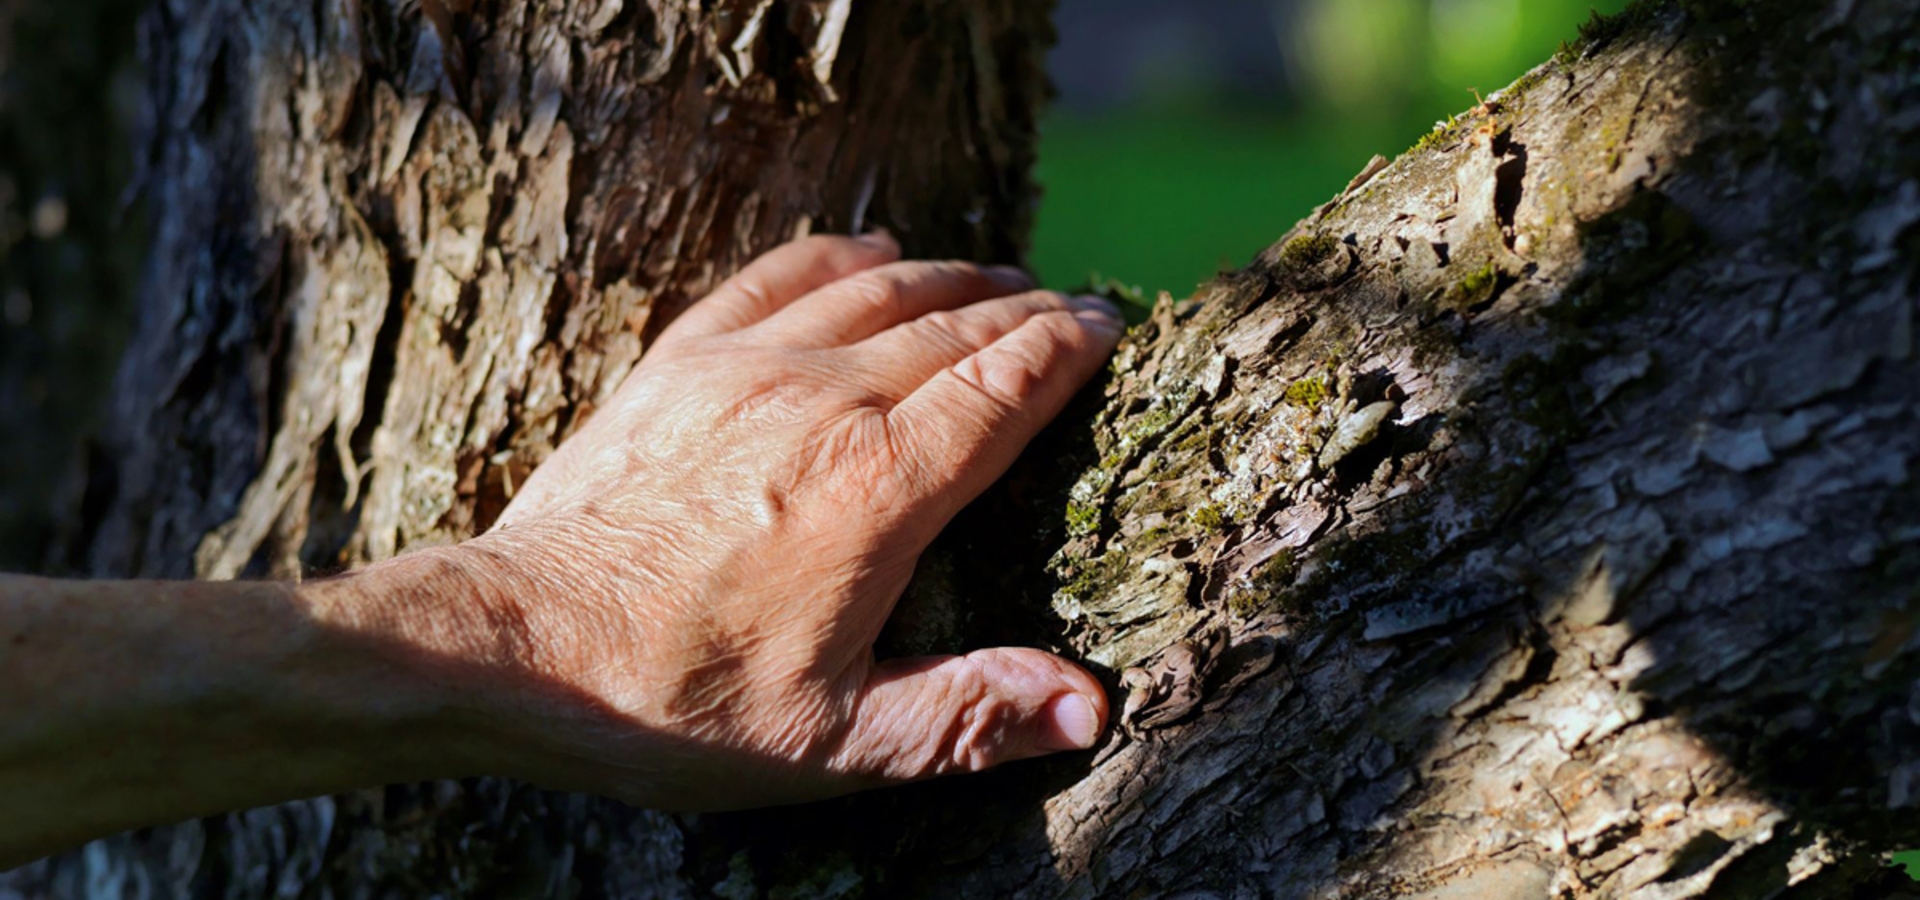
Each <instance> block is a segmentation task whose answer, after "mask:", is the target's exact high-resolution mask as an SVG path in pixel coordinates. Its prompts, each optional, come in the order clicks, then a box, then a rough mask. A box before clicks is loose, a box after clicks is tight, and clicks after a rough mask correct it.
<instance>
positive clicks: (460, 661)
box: [298, 547, 529, 782]
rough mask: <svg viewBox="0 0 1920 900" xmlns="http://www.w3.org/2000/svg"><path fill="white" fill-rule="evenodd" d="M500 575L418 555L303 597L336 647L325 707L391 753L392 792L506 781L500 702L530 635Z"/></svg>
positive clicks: (314, 661) (462, 555) (326, 647)
mask: <svg viewBox="0 0 1920 900" xmlns="http://www.w3.org/2000/svg"><path fill="white" fill-rule="evenodd" d="M498 568H499V567H497V566H492V565H489V564H487V560H486V559H485V558H477V557H475V555H473V554H471V553H469V552H466V551H465V550H463V549H462V548H460V547H444V548H433V549H428V550H422V551H417V552H413V553H409V554H407V555H405V556H401V557H397V558H395V559H391V560H387V561H385V562H382V563H378V564H375V565H372V566H368V567H367V568H365V569H361V570H359V571H356V572H353V573H349V574H347V575H343V576H339V577H336V578H330V579H326V580H323V581H317V582H311V583H308V584H305V585H302V586H301V587H300V588H299V589H298V594H299V597H300V599H301V602H302V603H303V604H304V605H305V606H306V608H307V610H308V614H309V615H310V616H311V617H312V619H313V620H314V621H315V622H316V623H318V625H319V627H320V631H321V632H322V633H323V634H324V635H325V637H324V638H323V639H322V640H321V641H319V642H318V645H317V646H316V647H315V648H314V649H315V651H316V652H314V653H312V654H309V655H310V657H311V658H310V660H308V661H306V662H304V663H303V664H301V665H300V666H298V667H299V668H305V669H311V668H314V667H319V668H321V669H323V670H324V671H325V675H324V677H322V678H321V679H320V683H321V684H322V685H323V687H322V688H321V693H322V694H323V696H321V697H319V698H317V699H318V702H319V703H320V705H322V706H323V707H327V708H330V709H335V710H337V711H338V714H339V715H341V716H342V717H344V718H346V719H349V720H351V721H354V722H356V723H358V725H359V728H358V729H357V730H359V731H360V732H362V733H364V734H365V735H367V736H368V737H369V738H370V739H371V740H372V741H374V742H375V743H378V744H379V745H380V747H379V749H377V750H376V751H375V753H374V754H373V757H372V758H374V759H376V760H378V762H377V765H379V766H380V767H382V768H383V769H384V770H385V771H387V772H390V773H392V774H391V776H390V777H387V778H385V779H384V780H385V781H388V782H393V781H411V780H422V779H430V778H455V777H466V776H472V775H489V774H504V773H503V772H501V771H500V768H501V766H500V764H499V761H498V760H499V758H500V755H501V754H500V752H499V751H500V748H501V744H502V743H503V740H502V736H501V735H502V732H503V731H505V730H507V729H505V728H503V718H504V717H503V715H502V710H501V708H500V703H499V702H498V700H499V697H500V696H501V695H502V694H504V693H506V691H505V689H504V686H505V685H507V684H509V683H511V682H512V681H513V680H514V679H515V678H516V677H517V674H516V673H517V672H518V670H520V669H521V668H522V667H523V666H524V664H525V658H526V655H527V653H528V652H529V650H528V645H529V642H528V639H527V632H526V630H525V628H524V627H521V626H520V625H518V624H516V619H515V613H514V611H513V608H512V607H511V606H510V605H509V603H510V599H511V597H512V594H513V592H512V591H511V589H510V588H508V587H507V586H506V584H505V579H504V577H503V573H502V572H500V571H498Z"/></svg>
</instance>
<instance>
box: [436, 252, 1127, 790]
mask: <svg viewBox="0 0 1920 900" xmlns="http://www.w3.org/2000/svg"><path fill="white" fill-rule="evenodd" d="M898 258H899V249H898V247H897V245H895V244H894V243H893V242H892V240H891V239H889V238H886V237H884V236H876V237H870V238H864V239H859V240H855V239H849V238H836V237H814V238H808V239H805V240H802V241H799V242H796V243H793V244H789V245H787V246H785V247H782V248H779V249H777V250H775V251H773V252H772V253H769V254H768V255H767V256H765V257H763V258H761V259H760V260H758V261H756V262H755V263H753V264H752V265H751V266H749V267H747V268H746V269H745V270H744V271H742V272H741V273H740V274H739V275H738V276H737V277H735V278H734V279H733V280H731V281H729V282H728V283H727V284H725V285H723V286H722V287H721V288H720V289H718V290H717V291H715V292H714V294H713V295H712V296H711V297H709V298H707V299H706V300H704V301H702V302H700V303H698V304H696V305H695V306H694V307H693V308H692V309H690V310H689V311H688V312H687V313H686V314H685V315H684V316H683V317H681V319H680V320H679V321H677V322H675V323H674V324H673V326H672V327H670V328H668V329H667V330H666V331H665V332H664V333H663V334H662V335H661V336H660V338H659V340H658V341H657V342H656V343H655V345H654V346H653V347H652V348H651V349H650V350H649V351H648V353H647V355H646V357H645V358H644V359H643V360H642V361H641V363H640V364H639V366H637V367H636V368H635V370H634V371H633V373H632V374H631V375H630V376H629V377H628V379H627V380H626V382H625V383H624V384H623V385H622V386H621V388H620V389H619V390H618V392H617V393H616V394H615V395H614V396H613V398H612V399H611V400H610V401H609V402H608V403H607V404H606V405H605V406H603V407H602V408H601V409H599V410H598V411H597V412H596V413H595V414H594V416H593V419H592V421H591V422H590V423H589V424H588V425H586V426H585V427H584V428H583V429H582V430H581V431H580V432H579V433H578V434H576V435H574V436H573V437H572V438H571V439H569V440H568V441H567V442H566V443H565V444H564V445H563V446H562V447H561V448H560V449H559V451H558V452H557V453H555V454H554V456H553V457H552V458H551V459H549V460H547V461H546V463H545V464H543V465H542V466H541V467H540V468H539V469H538V470H537V471H536V472H535V473H534V474H533V476H532V477H531V479H529V481H528V482H527V483H526V484H525V485H524V486H523V487H522V489H521V490H520V491H519V493H518V494H517V495H516V496H515V497H514V499H513V501H512V503H511V505H510V506H509V507H508V508H507V510H506V511H505V513H504V514H503V515H502V517H501V519H500V521H499V522H498V524H497V525H496V527H495V528H494V530H493V531H491V532H489V533H488V534H486V535H484V536H482V537H480V538H477V539H475V540H473V541H470V542H468V543H467V544H464V545H461V546H460V547H458V548H455V550H454V551H453V552H454V553H455V554H456V555H455V556H454V557H452V558H454V559H456V560H458V564H459V565H460V566H461V567H462V568H463V569H465V570H466V571H467V572H468V573H469V575H470V576H472V577H473V578H474V580H475V581H476V582H477V583H478V584H480V585H482V590H481V591H480V593H481V595H482V596H483V597H484V598H485V599H484V601H483V602H485V603H487V604H489V608H488V610H487V611H486V612H485V613H484V617H485V620H486V621H488V622H491V623H494V625H495V626H497V627H496V632H497V633H500V634H510V635H512V636H513V637H512V639H511V640H510V643H511V645H512V646H511V648H510V649H509V650H508V651H507V652H505V653H503V654H499V656H500V658H501V659H502V660H504V661H503V662H502V663H500V664H499V665H497V666H495V667H494V671H493V673H492V674H491V675H489V676H488V677H487V678H486V679H484V680H485V681H486V682H487V686H486V687H485V689H484V697H483V699H482V701H481V702H482V703H483V705H484V706H485V707H486V708H487V709H488V711H489V715H488V716H487V718H488V719H489V720H490V721H494V722H503V723H507V724H506V725H504V726H497V727H498V729H499V734H497V735H496V736H495V739H494V740H493V741H492V742H491V744H490V746H491V747H492V748H493V749H492V750H490V751H489V752H490V753H491V754H492V758H490V759H488V760H487V762H486V763H485V765H486V766H487V767H488V768H490V769H494V770H498V771H499V772H500V773H501V774H510V775H515V776H519V777H523V778H527V779H529V780H532V781H535V782H536V783H541V784H544V785H549V786H554V787H566V788H575V789H585V790H591V791H595V792H599V793H604V794H610V795H613V796H617V797H621V798H623V799H627V800H629V801H631V802H634V803H637V804H642V805H649V806H657V807H667V808H677V809H719V808H735V807H743V806H753V805H762V804H767V803H778V802H789V801H798V800H804V799H811V798H816V797H823V796H829V795H834V794H839V793H846V792H849V791H853V790H859V789H862V788H866V787H871V786H875V785H880V784H885V783H890V782H898V781H906V780H912V779H918V778H924V777H929V776H934V775H941V774H946V773H951V772H969V771H977V770H980V769H985V768H987V767H990V766H993V765H996V764H998V763H1002V762H1006V761H1009V760H1015V759H1020V758H1023V757H1029V756H1035V755H1039V754H1043V753H1047V752H1052V751H1057V750H1065V749H1073V748H1083V747H1087V746H1090V745H1092V744H1093V743H1094V741H1095V739H1096V737H1097V735H1098V734H1099V733H1100V731H1101V729H1102V728H1103V723H1104V722H1105V719H1106V712H1107V709H1106V699H1105V694H1104V692H1103V691H1102V689H1101V687H1100V685H1099V684H1098V682H1096V681H1095V680H1094V679H1093V678H1092V677H1091V676H1089V675H1088V674H1087V673H1086V672H1084V671H1082V670H1081V669H1079V668H1078V667H1076V666H1074V665H1073V664H1071V663H1069V662H1067V661H1065V660H1062V659H1060V658H1058V657H1056V656H1053V655H1051V654H1048V653H1044V652H1041V651H1038V650H1031V649H1018V648H1009V649H994V650H981V651H976V652H973V653H969V654H967V655H965V656H958V657H945V658H931V659H919V660H901V661H889V662H879V663H876V662H875V660H874V657H873V650H872V647H873V643H874V640H875V638H876V637H877V636H878V635H879V633H880V629H881V626H882V625H883V623H884V622H885V620H886V618H887V616H888V614H889V612H890V611H891V610H892V608H893V605H894V603H895V601H896V600H897V599H898V597H899V596H900V593H901V591H902V590H903V588H904V587H905V585H906V583H907V580H908V578H909V577H910V576H911V574H912V572H913V568H914V564H915V561H916V559H917V558H918V557H919V555H920V553H921V552H922V551H923V550H925V549H926V547H927V546H928V544H929V542H931V541H932V540H933V538H934V536H935V535H936V534H937V533H938V532H939V531H940V529H941V528H942V527H943V526H944V525H945V524H946V523H947V521H948V520H949V519H950V518H951V517H952V516H953V515H954V514H955V513H956V512H957V511H959V509H960V508H961V507H962V506H964V505H965V504H966V503H968V502H969V501H971V500H972V499H973V498H974V497H976V496H977V495H978V494H979V493H980V492H981V491H983V490H984V489H985V488H986V487H987V486H988V485H989V484H991V483H992V482H993V481H994V480H995V479H996V478H998V477H999V476H1000V475H1001V474H1002V473H1003V472H1005V470H1006V469H1007V468H1008V466H1009V465H1011V464H1012V462H1013V460H1014V458H1015V457H1016V456H1017V455H1018V453H1019V452H1020V451H1021V449H1022V448H1023V447H1024V446H1025V445H1026V444H1027V442H1028V441H1029V440H1031V439H1032V437H1033V436H1034V435H1035V434H1036V433H1038V431H1039V430H1040V428H1041V427H1042V426H1043V425H1044V424H1046V423H1047V422H1048V421H1049V420H1050V419H1052V418H1053V417H1054V416H1055V415H1057V414H1058V413H1059V411H1060V409H1061V408H1062V407H1063V406H1064V405H1065V404H1066V403H1067V401H1068V400H1069V398H1070V397H1071V396H1072V395H1073V394H1074V393H1075V391H1077V390H1078V389H1079V387H1080V386H1081V385H1083V384H1084V383H1085V382H1086V381H1087V380H1088V379H1089V378H1090V377H1091V376H1092V375H1093V374H1094V373H1095V372H1096V371H1097V370H1098V368H1099V367H1100V366H1101V364H1102V363H1103V361H1104V360H1105V358H1106V357H1107V355H1108V354H1109V353H1110V352H1111V351H1112V349H1113V347H1114V346H1115V344H1116V343H1117V341H1118V339H1119V335H1120V331H1121V327H1122V326H1121V322H1120V320H1119V318H1118V315H1117V314H1116V313H1115V311H1114V310H1113V308H1112V306H1111V305H1109V304H1107V303H1106V302H1105V301H1102V300H1098V299H1094V298H1067V297H1063V296H1060V295H1058V294H1053V293H1048V292H1041V291H1035V290H1033V289H1032V284H1031V282H1030V281H1029V280H1028V279H1027V278H1026V276H1024V275H1022V274H1021V273H1019V272H1017V271H1015V270H1012V269H1005V268H981V267H976V266H973V265H970V264H965V263H932V262H899V261H897V260H898ZM974 599H975V600H977V601H978V602H983V603H991V602H993V599H994V598H990V597H981V598H974ZM502 623H504V624H502Z"/></svg>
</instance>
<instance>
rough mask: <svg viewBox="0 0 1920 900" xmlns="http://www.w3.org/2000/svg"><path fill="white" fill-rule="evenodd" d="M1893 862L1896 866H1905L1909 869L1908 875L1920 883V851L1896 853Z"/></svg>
mask: <svg viewBox="0 0 1920 900" xmlns="http://www.w3.org/2000/svg"><path fill="white" fill-rule="evenodd" d="M1893 862H1894V865H1898V866H1905V867H1906V868H1907V874H1908V875H1909V876H1911V877H1912V878H1913V880H1915V881H1920V850H1911V851H1908V852H1906V853H1895V854H1894V855H1893Z"/></svg>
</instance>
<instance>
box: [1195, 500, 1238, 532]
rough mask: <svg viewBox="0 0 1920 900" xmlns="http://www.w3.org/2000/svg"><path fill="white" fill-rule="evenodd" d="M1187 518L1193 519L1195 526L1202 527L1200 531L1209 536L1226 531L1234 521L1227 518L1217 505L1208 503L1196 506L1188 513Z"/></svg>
mask: <svg viewBox="0 0 1920 900" xmlns="http://www.w3.org/2000/svg"><path fill="white" fill-rule="evenodd" d="M1187 518H1189V519H1192V520H1193V524H1195V525H1198V526H1200V530H1202V531H1205V532H1207V533H1208V534H1217V533H1219V532H1221V531H1225V530H1226V528H1227V526H1228V525H1229V524H1231V523H1232V520H1230V519H1228V518H1227V514H1226V513H1224V512H1222V511H1221V510H1220V506H1219V504H1217V503H1207V504H1203V505H1201V506H1196V507H1194V508H1193V509H1191V510H1189V511H1188V512H1187Z"/></svg>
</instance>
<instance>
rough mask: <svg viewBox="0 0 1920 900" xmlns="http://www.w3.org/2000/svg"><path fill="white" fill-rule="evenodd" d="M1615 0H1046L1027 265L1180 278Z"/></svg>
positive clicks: (1272, 226)
mask: <svg viewBox="0 0 1920 900" xmlns="http://www.w3.org/2000/svg"><path fill="white" fill-rule="evenodd" d="M1625 5H1626V0H1600V2H1598V3H1595V2H1592V0H1178V2H1168V0H1062V2H1061V3H1060V8H1059V24H1060V29H1059V30H1060V45H1059V47H1058V49H1057V50H1056V51H1055V53H1054V56H1053V64H1052V71H1053V76H1054V81H1055V83H1056V84H1057V85H1059V88H1060V96H1059V98H1058V101H1057V102H1056V103H1055V104H1054V107H1053V111H1052V112H1051V113H1050V114H1049V116H1048V118H1047V119H1046V121H1045V122H1044V123H1043V126H1042V142H1041V151H1040V180H1041V183H1042V184H1043V185H1044V187H1045V189H1046V196H1045V199H1044V201H1043V203H1042V205H1041V208H1040V219H1039V227H1038V230H1037V232H1036V234H1035V237H1034V248H1033V263H1034V266H1035V268H1036V269H1038V271H1039V273H1040V275H1041V277H1042V278H1043V279H1044V280H1046V281H1047V283H1049V284H1052V285H1056V286H1062V287H1066V286H1072V285H1077V284H1080V283H1083V282H1084V281H1086V280H1087V276H1088V274H1089V273H1090V272H1094V271H1098V272H1099V273H1100V274H1101V275H1103V276H1106V277H1112V278H1116V279H1119V280H1120V281H1122V282H1125V283H1127V284H1133V285H1139V286H1141V287H1143V288H1145V289H1146V290H1147V292H1148V293H1149V295H1151V293H1152V292H1153V291H1154V290H1157V289H1166V290H1169V291H1172V292H1173V293H1174V294H1175V295H1176V296H1185V295H1187V294H1188V293H1189V292H1190V291H1191V290H1192V288H1193V287H1194V285H1196V284H1198V283H1199V282H1201V281H1204V280H1205V279H1207V278H1208V277H1210V276H1212V275H1213V274H1214V273H1215V272H1216V271H1218V270H1219V269H1220V268H1222V267H1224V266H1238V265H1242V264H1244V263H1246V262H1247V261H1248V260H1249V259H1251V258H1252V256H1253V255H1254V254H1255V253H1257V252H1258V251H1260V250H1261V249H1263V248H1265V247H1266V246H1267V245H1269V244H1271V243H1272V242H1273V241H1274V240H1276V239H1277V238H1279V237H1280V235H1281V234H1282V233H1284V232H1285V231H1286V230H1287V229H1288V228H1290V227H1292V225H1293V223H1294V222H1295V221H1297V220H1299V219H1300V218H1301V217H1303V216H1305V215H1306V214H1307V213H1308V212H1309V211H1311V210H1312V209H1313V207H1315V206H1316V205H1318V204H1320V203H1324V202H1326V201H1327V200H1328V199H1329V198H1331V197H1332V196H1333V195H1334V194H1335V193H1337V192H1338V191H1339V190H1340V189H1341V188H1343V187H1345V186H1346V184H1347V181H1348V180H1349V179H1351V178H1352V177H1353V176H1354V175H1355V174H1356V173H1358V172H1359V170H1360V168H1361V167H1362V166H1364V165H1365V164H1366V162H1367V160H1368V159H1369V158H1370V157H1371V156H1372V155H1373V154H1375V153H1382V154H1385V155H1387V156H1388V157H1392V156H1395V155H1397V154H1398V153H1400V152H1401V151H1402V150H1404V149H1406V148H1407V147H1409V146H1411V145H1412V144H1413V142H1414V141H1415V140H1417V139H1418V138H1419V137H1420V136H1421V135H1422V134H1423V133H1425V132H1427V131H1428V130H1430V129H1432V128H1433V124H1434V122H1435V121H1436V120H1438V119H1442V118H1445V117H1446V116H1448V115H1451V114H1454V113H1458V112H1460V111H1462V110H1464V109H1467V108H1468V107H1471V106H1473V105H1474V102H1475V101H1474V95H1473V91H1474V90H1478V91H1480V92H1482V93H1492V92H1493V91H1495V90H1498V89H1500V88H1502V87H1505V86H1506V85H1507V84H1508V83H1510V82H1512V81H1513V80H1514V79H1515V78H1517V77H1519V76H1520V75H1522V74H1524V73H1525V72H1526V71H1527V70H1528V69H1531V68H1533V66H1534V65H1536V64H1538V63H1540V62H1544V61H1545V60H1546V59H1547V58H1548V57H1549V56H1551V55H1552V54H1553V51H1554V50H1555V49H1556V47H1557V46H1558V45H1559V42H1560V41H1561V40H1564V39H1571V38H1572V37H1573V36H1574V34H1575V31H1576V29H1577V28H1578V26H1579V24H1580V23H1581V22H1583V21H1585V20H1586V18H1587V17H1588V15H1589V14H1590V11H1591V10H1593V9H1597V10H1598V11H1600V12H1602V13H1609V12H1615V11H1618V10H1619V9H1620V8H1622V7H1624V6H1625Z"/></svg>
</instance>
